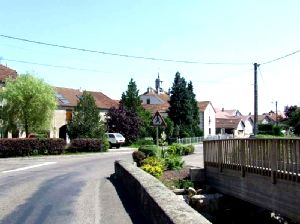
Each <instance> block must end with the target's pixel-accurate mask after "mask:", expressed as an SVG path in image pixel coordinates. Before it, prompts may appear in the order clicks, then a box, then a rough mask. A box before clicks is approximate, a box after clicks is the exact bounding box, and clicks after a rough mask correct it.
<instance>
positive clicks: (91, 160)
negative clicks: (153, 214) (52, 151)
mask: <svg viewBox="0 0 300 224" xmlns="http://www.w3.org/2000/svg"><path fill="white" fill-rule="evenodd" d="M131 153H132V150H131V149H126V148H122V150H115V152H107V153H93V154H83V155H70V156H49V157H31V158H8V159H0V201H1V203H0V223H1V224H6V223H7V224H8V223H9V224H17V223H19V224H21V223H22V224H26V223H28V224H29V223H30V224H32V223H39V224H40V223H65V224H68V223H72V224H73V223H78V224H79V223H86V224H88V223H93V224H94V223H111V224H113V223H124V224H127V223H144V221H143V220H142V219H143V218H141V216H140V215H139V213H138V209H136V208H135V207H134V205H132V204H131V203H130V200H128V198H126V196H124V193H123V192H122V191H121V189H120V188H119V187H118V186H117V184H115V182H114V181H113V180H112V179H113V178H110V175H111V174H112V173H114V161H115V160H120V159H122V160H129V161H130V160H132V159H131ZM123 203H124V205H123Z"/></svg>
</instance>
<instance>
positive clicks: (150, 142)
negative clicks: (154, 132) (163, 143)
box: [134, 138, 154, 146]
mask: <svg viewBox="0 0 300 224" xmlns="http://www.w3.org/2000/svg"><path fill="white" fill-rule="evenodd" d="M153 143H154V142H153V139H152V138H151V139H149V138H144V139H138V140H137V141H136V142H135V143H134V145H138V146H142V145H153Z"/></svg>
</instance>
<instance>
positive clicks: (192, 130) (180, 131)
mask: <svg viewBox="0 0 300 224" xmlns="http://www.w3.org/2000/svg"><path fill="white" fill-rule="evenodd" d="M169 103H170V107H169V109H168V116H169V117H170V119H171V120H172V121H173V123H174V128H175V131H174V134H175V136H179V137H188V136H194V135H195V134H196V130H198V129H199V128H198V125H199V111H198V106H197V101H196V99H195V94H194V93H193V85H192V82H190V83H189V84H188V85H187V83H186V81H185V79H184V78H183V77H181V76H180V73H179V72H177V73H176V74H175V78H174V83H173V86H172V89H171V97H170V101H169Z"/></svg>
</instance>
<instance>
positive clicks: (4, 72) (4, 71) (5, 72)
mask: <svg viewBox="0 0 300 224" xmlns="http://www.w3.org/2000/svg"><path fill="white" fill-rule="evenodd" d="M8 77H12V78H16V77H17V72H16V70H13V69H11V68H8V67H6V66H4V65H0V81H4V80H5V79H6V78H8Z"/></svg>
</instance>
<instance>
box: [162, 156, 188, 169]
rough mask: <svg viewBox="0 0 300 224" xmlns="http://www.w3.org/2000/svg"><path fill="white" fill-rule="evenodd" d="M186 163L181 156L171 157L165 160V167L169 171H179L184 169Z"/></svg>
mask: <svg viewBox="0 0 300 224" xmlns="http://www.w3.org/2000/svg"><path fill="white" fill-rule="evenodd" d="M183 164H184V161H183V160H182V158H181V156H178V155H169V156H167V157H166V158H165V167H166V169H168V170H179V169H181V168H182V167H183Z"/></svg>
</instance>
